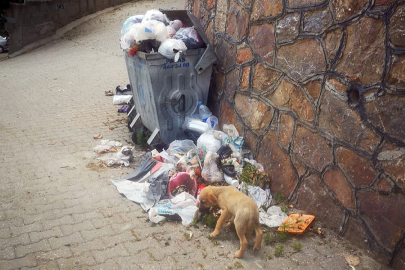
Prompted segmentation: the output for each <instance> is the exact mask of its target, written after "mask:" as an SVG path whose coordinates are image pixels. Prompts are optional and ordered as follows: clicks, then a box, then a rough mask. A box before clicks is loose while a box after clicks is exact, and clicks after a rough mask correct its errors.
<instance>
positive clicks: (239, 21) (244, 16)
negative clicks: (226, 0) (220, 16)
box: [226, 1, 249, 41]
mask: <svg viewBox="0 0 405 270" xmlns="http://www.w3.org/2000/svg"><path fill="white" fill-rule="evenodd" d="M248 22H249V14H248V12H247V11H246V10H245V9H243V8H242V7H241V6H239V5H238V4H237V3H236V2H234V1H232V2H231V3H230V6H229V10H228V24H227V29H226V33H227V34H228V36H229V37H230V38H231V39H232V40H234V41H240V40H242V39H243V38H244V37H245V36H246V30H247V27H248Z"/></svg>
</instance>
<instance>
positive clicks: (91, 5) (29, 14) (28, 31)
mask: <svg viewBox="0 0 405 270" xmlns="http://www.w3.org/2000/svg"><path fill="white" fill-rule="evenodd" d="M130 1H131V0H79V1H77V0H62V1H56V0H25V4H22V5H20V4H11V8H10V9H7V10H6V17H7V20H8V22H7V23H6V25H5V27H6V30H7V31H8V32H9V35H10V40H9V43H10V49H9V53H10V54H13V53H15V52H17V51H19V50H21V49H22V48H24V47H25V46H27V45H30V44H32V43H34V42H38V41H39V40H41V39H44V38H48V37H50V36H52V35H54V34H55V33H56V31H57V30H58V29H60V28H61V27H63V26H65V25H67V24H68V23H70V22H73V21H75V20H77V19H80V18H82V17H84V16H86V15H89V14H92V13H95V12H97V11H100V10H103V9H106V8H109V7H112V6H116V5H120V4H123V3H127V2H130Z"/></svg>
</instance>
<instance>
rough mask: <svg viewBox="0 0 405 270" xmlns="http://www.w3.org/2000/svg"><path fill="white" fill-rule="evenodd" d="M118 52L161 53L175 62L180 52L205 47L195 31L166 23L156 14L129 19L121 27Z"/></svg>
mask: <svg viewBox="0 0 405 270" xmlns="http://www.w3.org/2000/svg"><path fill="white" fill-rule="evenodd" d="M120 46H121V49H123V50H124V51H126V52H128V54H129V55H131V56H134V55H135V54H136V52H137V51H141V52H145V53H160V54H161V55H163V56H165V57H167V58H169V59H174V61H175V62H177V61H178V60H179V59H180V55H181V53H182V52H184V51H186V50H188V49H198V48H202V47H203V46H204V41H203V40H202V38H201V37H200V35H199V33H198V32H197V30H196V29H195V28H194V27H186V26H185V25H184V23H183V22H182V21H181V20H179V19H174V20H172V21H169V19H168V18H167V16H166V14H164V13H162V12H161V11H159V10H148V11H147V12H146V13H145V15H134V16H131V17H129V18H128V19H127V20H126V21H125V22H124V23H123V25H122V30H121V39H120Z"/></svg>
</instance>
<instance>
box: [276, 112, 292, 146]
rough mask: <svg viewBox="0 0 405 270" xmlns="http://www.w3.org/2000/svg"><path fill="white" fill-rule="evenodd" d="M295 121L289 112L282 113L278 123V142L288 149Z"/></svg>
mask: <svg viewBox="0 0 405 270" xmlns="http://www.w3.org/2000/svg"><path fill="white" fill-rule="evenodd" d="M294 125H295V121H294V118H293V117H292V116H291V115H290V114H288V113H280V115H279V124H278V129H277V131H278V142H279V144H280V145H281V146H282V147H283V148H285V149H288V146H289V144H290V141H291V137H292V135H293V132H294Z"/></svg>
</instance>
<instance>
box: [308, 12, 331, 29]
mask: <svg viewBox="0 0 405 270" xmlns="http://www.w3.org/2000/svg"><path fill="white" fill-rule="evenodd" d="M332 23H333V19H332V15H331V14H330V12H329V9H327V8H326V9H322V10H316V11H308V12H305V13H304V27H303V30H304V32H306V33H311V34H321V33H323V32H324V31H325V30H326V29H327V28H328V27H329V26H331V25H332Z"/></svg>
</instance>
